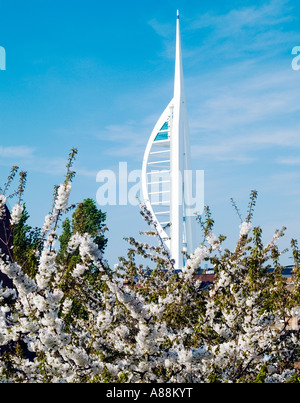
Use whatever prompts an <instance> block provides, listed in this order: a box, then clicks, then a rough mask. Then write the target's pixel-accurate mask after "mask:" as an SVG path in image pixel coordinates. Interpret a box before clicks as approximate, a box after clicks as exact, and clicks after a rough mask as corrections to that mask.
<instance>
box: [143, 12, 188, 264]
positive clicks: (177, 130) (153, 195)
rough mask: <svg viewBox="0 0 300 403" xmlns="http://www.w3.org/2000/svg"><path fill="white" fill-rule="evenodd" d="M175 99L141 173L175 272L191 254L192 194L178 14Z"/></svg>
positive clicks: (160, 121)
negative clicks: (188, 201)
mask: <svg viewBox="0 0 300 403" xmlns="http://www.w3.org/2000/svg"><path fill="white" fill-rule="evenodd" d="M176 30H177V32H176V63H175V83H174V97H173V99H172V101H171V102H170V103H169V105H168V106H167V108H166V109H165V110H164V112H163V113H162V115H161V117H160V118H159V119H158V121H157V123H156V125H155V127H154V129H153V131H152V134H151V136H150V139H149V142H148V145H147V148H146V152H145V156H144V161H143V169H142V192H143V199H144V202H145V204H146V206H147V208H148V210H149V211H150V212H151V213H152V215H153V218H154V220H155V222H156V225H157V229H158V232H159V234H160V236H161V238H162V240H163V241H164V243H165V245H166V246H167V248H168V249H169V250H170V254H171V258H172V259H174V260H175V268H176V269H182V267H183V266H184V263H185V262H184V255H183V251H186V252H187V253H188V254H190V253H192V252H193V250H194V245H193V238H194V236H193V217H191V216H190V215H189V214H187V210H188V208H187V206H186V203H185V200H186V198H185V195H186V194H191V192H192V189H191V187H192V183H191V181H190V180H186V177H187V175H186V173H187V172H189V173H191V161H190V144H189V131H188V122H187V111H186V104H185V95H184V85H183V70H182V57H181V39H180V26H179V13H178V11H177V28H176Z"/></svg>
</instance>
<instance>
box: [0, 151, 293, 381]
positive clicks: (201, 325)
mask: <svg viewBox="0 0 300 403" xmlns="http://www.w3.org/2000/svg"><path fill="white" fill-rule="evenodd" d="M76 152H77V150H72V151H71V153H70V156H69V161H68V164H67V173H66V177H65V180H64V182H63V183H62V184H61V185H60V186H58V187H56V188H55V192H54V200H53V206H52V210H51V212H50V213H49V214H48V215H47V216H46V218H45V222H44V225H43V227H42V229H41V233H40V241H39V243H38V247H36V250H35V256H36V261H35V262H36V263H35V264H36V267H35V270H30V271H28V272H26V271H25V270H24V268H23V267H22V262H17V261H16V260H15V258H14V256H13V253H11V254H9V255H4V254H2V255H1V257H0V270H1V272H2V273H3V274H4V275H6V276H7V277H8V278H9V279H10V280H11V282H12V284H13V286H12V287H8V286H5V285H4V284H2V286H0V346H1V347H0V380H1V382H48V383H54V382H55V383H57V382H81V383H87V382H135V383H137V382H143V383H152V382H156V383H157V382H159V383H179V382H192V383H208V382H233V383H239V382H298V381H299V372H298V370H297V362H298V361H300V359H299V353H300V351H299V328H298V325H297V319H298V317H299V315H300V312H299V311H300V310H299V308H298V307H299V305H300V303H299V300H300V294H299V290H300V288H299V281H300V270H299V267H300V252H299V250H298V244H297V242H296V241H295V240H293V241H292V250H293V255H294V260H295V270H294V287H293V288H292V289H290V288H288V287H287V285H286V281H285V279H284V277H283V274H282V272H283V267H282V266H281V265H280V262H279V261H280V255H281V252H280V251H279V249H278V247H277V246H276V241H277V240H278V239H279V238H280V237H282V236H283V235H284V230H281V231H276V233H275V235H274V237H273V239H272V240H271V242H270V243H269V244H267V245H266V246H264V245H263V243H262V231H261V229H260V228H258V227H257V228H253V227H252V224H251V221H252V214H253V207H254V205H255V200H256V196H257V195H256V192H252V194H251V197H250V204H249V210H248V215H247V217H246V219H245V220H243V219H242V217H241V215H240V218H241V225H240V234H239V237H238V240H237V244H236V248H235V250H233V251H229V250H227V249H223V248H224V247H223V245H224V240H225V237H224V236H218V237H217V236H215V235H214V233H213V224H214V222H213V219H212V218H211V214H210V211H209V209H208V208H207V209H206V215H205V217H198V221H199V224H200V225H201V226H202V229H203V235H204V240H203V242H202V243H201V244H200V245H199V247H198V248H197V249H196V250H195V252H194V253H193V254H192V255H191V256H186V265H185V267H184V268H183V270H182V271H180V272H178V271H176V270H175V269H174V262H173V261H172V260H171V258H170V255H169V253H168V251H167V250H166V249H165V247H164V245H163V243H162V241H161V239H160V237H159V234H158V231H157V229H156V224H155V222H154V221H153V219H152V217H151V214H150V213H149V211H148V210H147V209H146V207H145V206H144V205H141V213H142V216H143V218H144V219H145V220H146V222H147V223H148V224H149V226H150V230H149V231H148V232H147V233H146V235H148V236H150V239H151V240H152V241H151V242H150V243H146V242H140V241H137V240H135V239H133V238H129V239H127V241H128V242H129V248H128V253H127V256H126V257H121V258H120V259H119V262H118V263H117V264H116V265H115V266H114V267H113V268H110V267H109V266H108V264H107V262H106V261H105V260H104V258H103V250H102V248H101V246H100V245H99V243H98V242H97V239H96V238H95V234H94V235H93V234H89V233H88V232H84V231H81V230H78V231H76V230H75V231H73V230H72V231H71V228H70V227H69V228H67V226H68V224H65V227H64V231H65V236H64V237H63V238H60V240H61V241H62V243H63V247H64V250H63V258H62V257H61V255H60V253H61V251H62V250H61V246H59V245H58V243H59V242H58V240H59V226H60V222H61V219H62V217H63V216H64V215H65V214H68V212H69V211H70V206H69V195H70V192H71V188H72V180H73V177H74V172H73V171H72V170H71V168H72V164H73V161H74V158H75V155H76ZM0 203H1V206H0V207H1V209H2V210H1V211H2V214H4V210H3V209H4V207H3V206H4V205H5V192H2V195H1V197H0ZM20 206H22V203H21V202H20V200H18V202H17V204H16V207H14V208H13V210H12V214H11V222H10V225H11V226H12V228H14V226H16V225H18V222H19V220H20V219H21V217H22V212H20V211H21V210H22V207H20ZM64 222H65V223H66V221H64ZM73 229H74V228H73ZM98 240H99V238H98ZM72 256H76V259H75V260H74V264H72V265H70V264H69V260H68V259H71V257H72ZM137 256H139V257H142V258H143V259H145V264H141V263H137ZM270 262H271V263H272V267H273V269H272V270H271V263H270ZM204 263H205V264H209V265H211V267H212V268H213V269H214V271H215V281H214V283H213V284H211V285H210V287H206V285H205V284H204V283H202V281H201V278H200V279H199V277H198V276H197V274H198V273H199V270H200V268H201V267H203V265H204Z"/></svg>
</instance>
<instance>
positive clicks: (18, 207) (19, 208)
mask: <svg viewBox="0 0 300 403" xmlns="http://www.w3.org/2000/svg"><path fill="white" fill-rule="evenodd" d="M23 210H24V206H23V204H19V203H17V204H15V205H14V207H13V208H12V210H11V213H10V216H11V218H10V224H11V225H16V224H18V223H19V221H20V219H21V217H22V213H23Z"/></svg>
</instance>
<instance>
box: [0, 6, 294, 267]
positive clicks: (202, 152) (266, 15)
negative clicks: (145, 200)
mask: <svg viewBox="0 0 300 403" xmlns="http://www.w3.org/2000/svg"><path fill="white" fill-rule="evenodd" d="M177 8H178V9H179V10H180V14H181V34H182V48H183V49H182V52H183V65H184V74H185V87H186V98H187V105H188V112H189V123H190V132H191V144H192V160H193V167H194V169H201V170H204V171H205V204H207V205H209V206H210V207H211V210H212V213H213V216H214V218H215V220H216V232H217V233H223V234H226V235H229V236H230V240H228V246H231V245H233V244H234V241H235V240H236V238H237V236H238V225H239V220H238V217H237V216H236V214H235V212H234V210H233V208H232V206H231V204H230V198H231V197H233V198H234V199H235V201H236V202H237V204H238V205H239V207H240V209H241V212H242V213H244V215H246V210H247V203H248V197H249V193H250V191H251V190H252V189H256V190H257V191H258V192H259V198H258V203H257V207H256V213H255V218H254V223H255V224H259V225H261V226H262V228H263V231H264V239H265V240H266V241H268V240H269V238H270V237H271V236H272V234H273V232H274V231H275V230H276V229H277V228H281V227H282V226H287V228H288V230H287V236H286V242H285V243H284V242H283V246H286V245H287V244H288V241H289V239H290V238H292V237H295V238H298V239H300V230H299V228H300V209H299V206H300V119H299V117H300V91H299V87H300V71H294V70H292V68H291V62H292V59H293V57H294V56H292V55H291V52H292V49H293V47H294V46H299V45H300V29H299V20H300V5H299V2H298V1H296V0H290V1H288V0H268V1H266V0H263V1H250V0H244V1H233V0H230V1H226V2H224V1H220V0H213V1H210V2H204V1H199V0H198V1H196V0H177V1H174V0H170V1H169V0H161V1H157V0H152V1H151V2H142V1H140V2H138V1H136V0H135V1H132V0H128V1H126V2H125V1H119V0H116V1H114V2H104V1H95V0H86V1H84V2H82V1H73V2H67V1H63V2H62V1H57V0H53V1H51V2H47V3H45V2H40V1H30V0H29V1H27V2H23V1H18V0H17V1H14V2H1V3H0V46H3V47H4V48H5V50H6V56H7V66H6V71H0V179H1V183H3V182H4V181H5V179H6V177H7V174H8V173H9V170H10V167H11V166H12V165H19V166H20V168H21V169H23V170H26V171H28V185H27V190H26V197H25V198H26V203H27V207H28V210H29V212H30V215H31V217H30V223H31V224H32V225H33V226H35V225H36V226H41V225H42V223H43V218H44V216H45V214H47V213H48V211H49V208H50V204H51V195H52V190H53V186H54V185H55V184H59V183H61V181H62V179H63V174H64V166H65V161H66V158H67V155H68V152H69V150H70V148H72V147H77V148H78V150H79V154H78V157H77V160H76V164H75V169H76V171H77V177H76V180H75V181H74V186H73V193H72V198H71V201H72V202H79V201H81V200H82V199H84V198H86V197H92V198H94V199H95V197H96V192H97V189H98V187H99V184H97V183H96V173H97V172H98V171H99V170H102V169H112V170H116V169H117V167H118V164H119V162H120V161H127V162H128V167H129V169H140V168H141V165H142V158H143V153H144V150H145V147H146V144H147V141H148V138H149V135H150V133H151V131H152V129H153V127H154V124H155V123H156V121H157V119H158V117H159V116H160V114H161V112H162V111H163V110H164V108H165V107H166V105H167V104H168V102H169V101H170V99H171V98H172V95H173V94H172V92H173V75H174V56H175V23H176V10H177ZM103 210H104V211H107V223H108V227H109V228H110V231H109V246H108V249H107V258H108V260H109V262H110V263H111V264H113V263H115V262H116V260H117V256H119V255H122V254H124V253H125V252H126V247H127V245H126V242H125V241H123V237H124V236H138V233H139V231H140V230H144V229H145V226H144V223H143V221H142V219H141V218H140V216H139V211H138V209H137V208H135V207H132V206H109V207H104V208H103ZM288 256H289V255H287V256H286V258H285V262H286V263H289V259H288Z"/></svg>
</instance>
